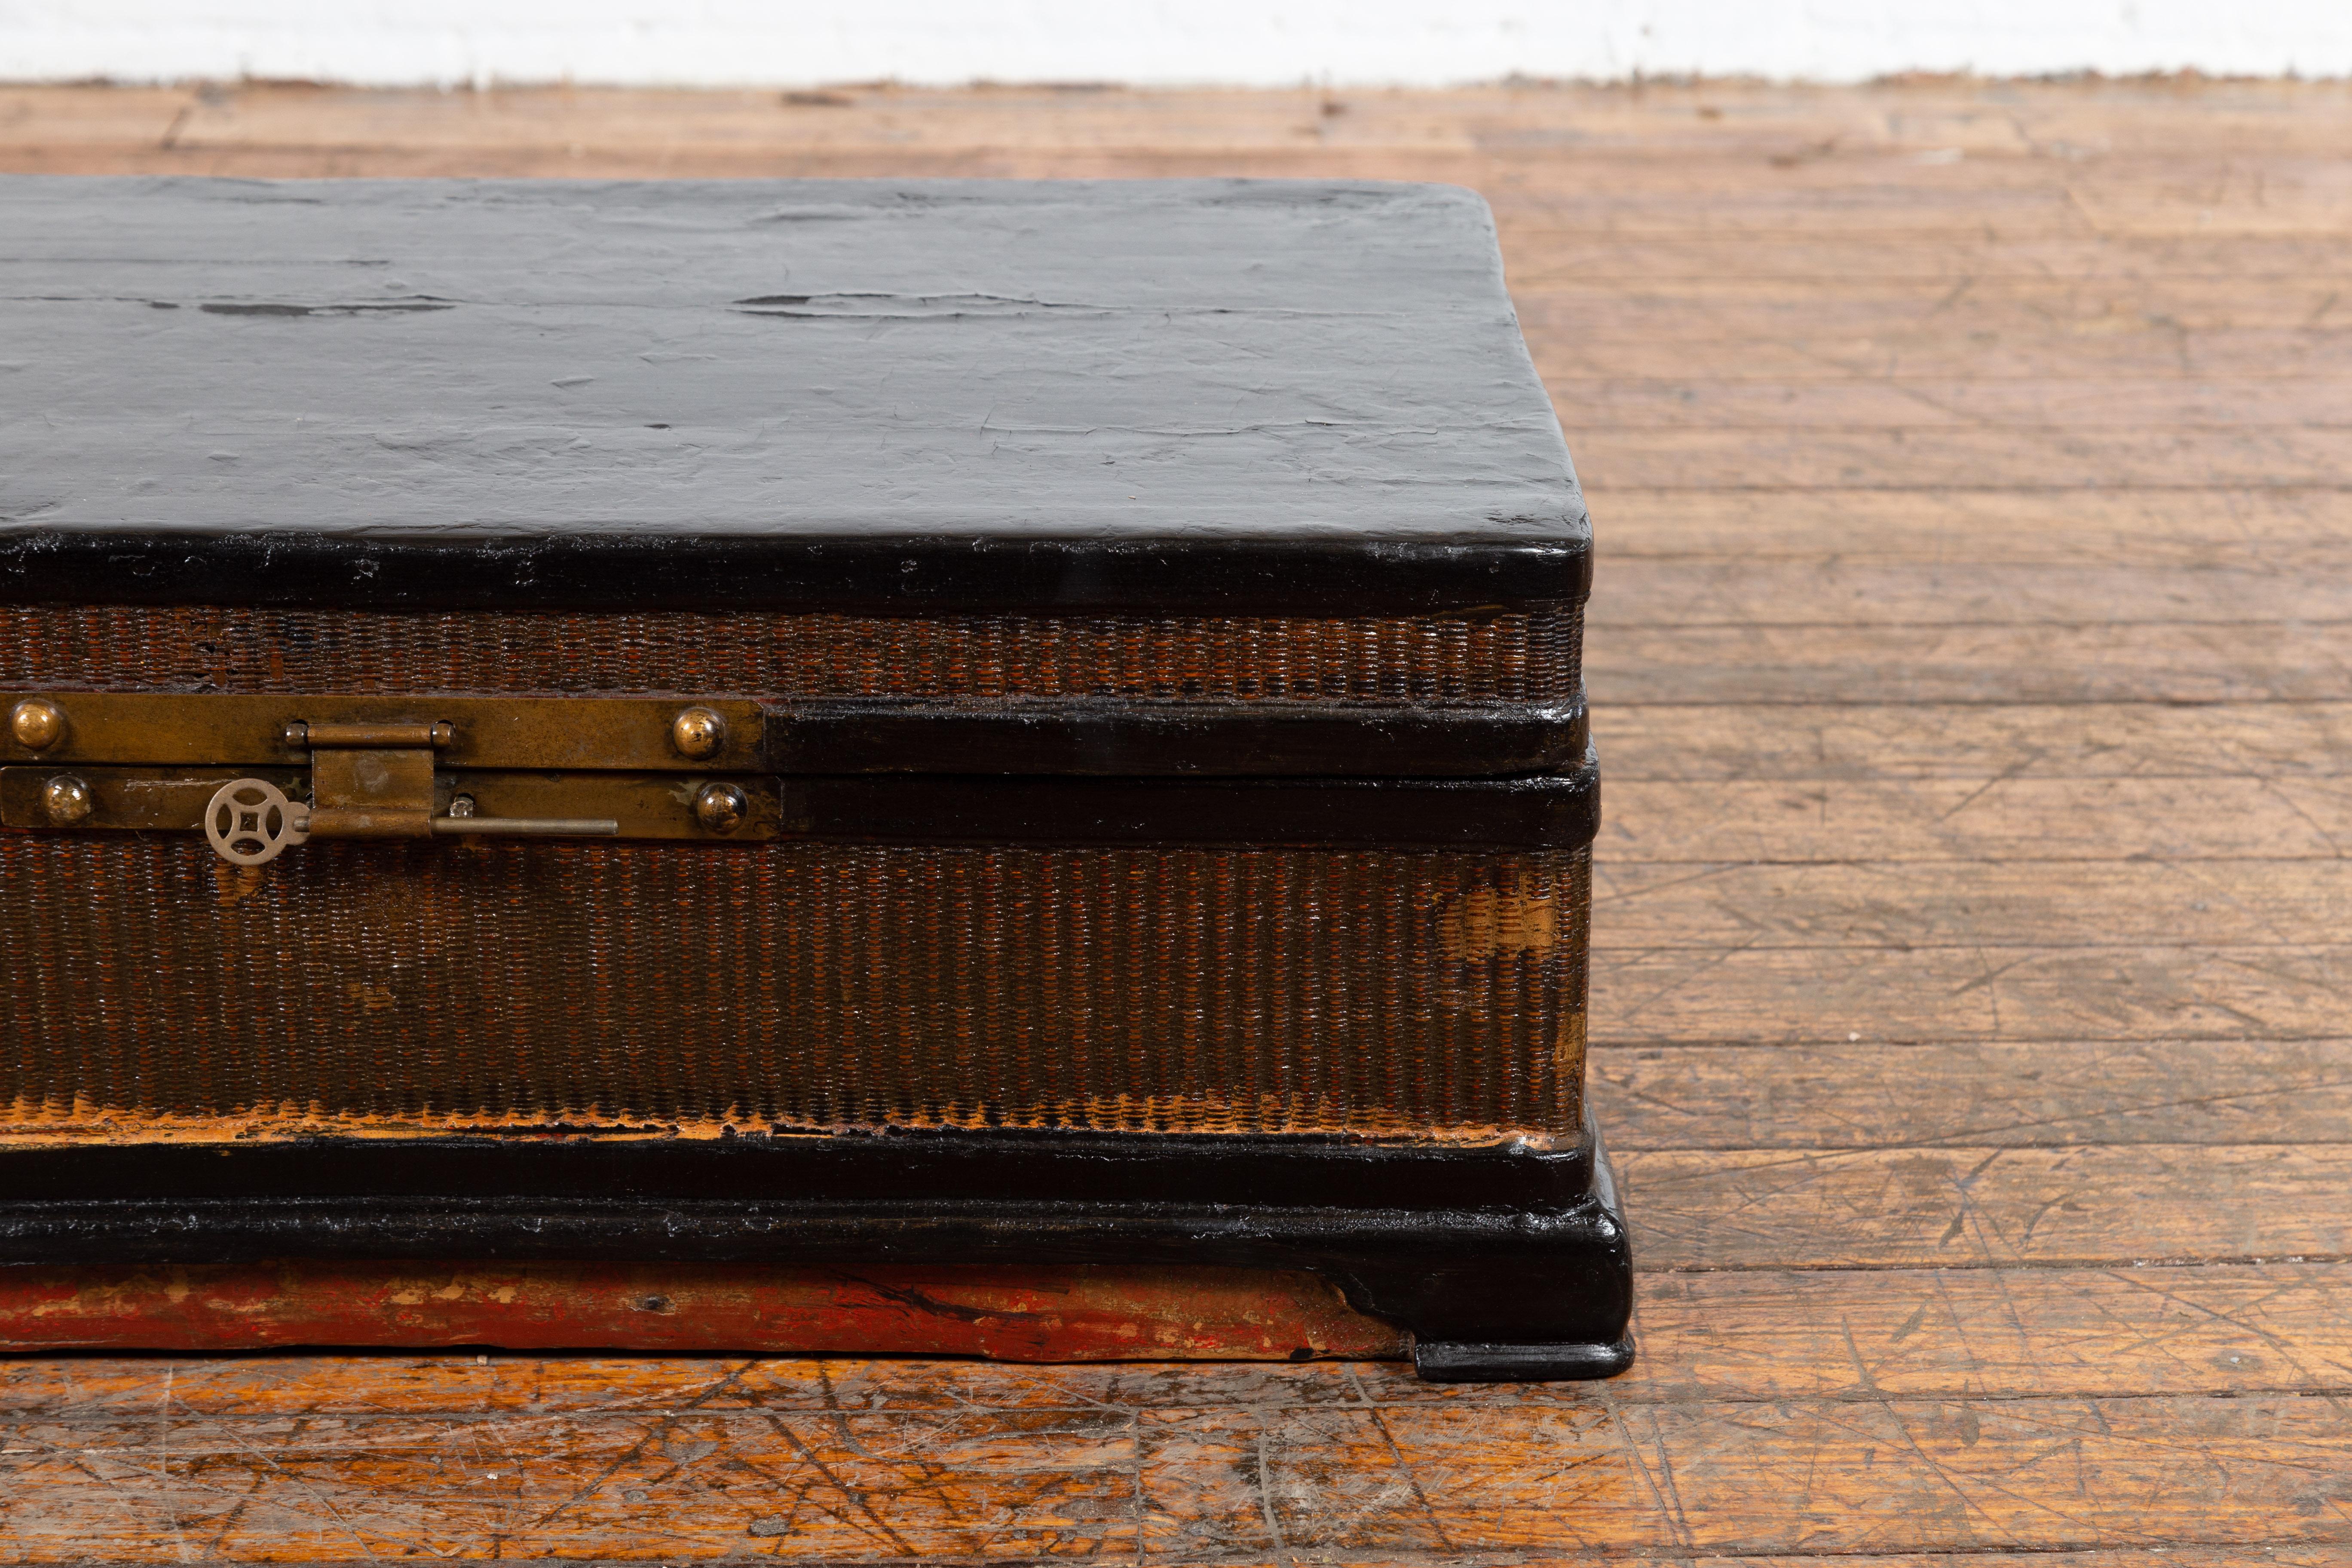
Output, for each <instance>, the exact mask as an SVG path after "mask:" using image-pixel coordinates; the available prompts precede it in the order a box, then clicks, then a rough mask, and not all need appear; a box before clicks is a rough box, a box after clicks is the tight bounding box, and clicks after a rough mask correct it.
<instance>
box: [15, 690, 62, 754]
mask: <svg viewBox="0 0 2352 1568" xmlns="http://www.w3.org/2000/svg"><path fill="white" fill-rule="evenodd" d="M8 732H9V733H10V734H12V735H14V736H15V737H16V744H18V745H20V746H22V747H24V748H25V749H26V751H28V752H46V751H47V750H48V749H49V748H50V747H51V746H54V745H56V744H57V743H58V742H59V741H62V740H64V739H65V736H66V715H65V710H64V709H62V708H59V707H58V705H57V704H56V703H54V702H51V701H49V700H47V699H46V698H40V697H28V698H26V700H24V701H22V702H19V703H17V704H16V710H15V711H14V712H12V713H10V714H9V715H8Z"/></svg>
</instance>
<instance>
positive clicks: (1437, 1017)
mask: <svg viewBox="0 0 2352 1568" xmlns="http://www.w3.org/2000/svg"><path fill="white" fill-rule="evenodd" d="M0 878H5V886H6V888H7V889H8V898H7V899H6V900H5V904H0V970H5V973H7V974H8V975H9V976H10V984H11V989H12V1022H11V1026H10V1031H9V1045H10V1049H9V1051H8V1052H7V1054H6V1057H5V1074H6V1081H5V1086H0V1104H6V1105H8V1106H9V1109H8V1110H5V1113H0V1114H5V1124H0V1125H5V1135H7V1136H14V1137H25V1136H35V1137H57V1136H65V1137H69V1138H72V1137H87V1138H122V1137H155V1136H188V1137H195V1138H207V1139H209V1138H219V1137H222V1136H226V1135H231V1134H233V1133H259V1134H262V1135H270V1134H273V1133H294V1132H299V1131H310V1130H321V1129H344V1130H352V1129H362V1128H373V1129H377V1130H381V1131H403V1130H410V1131H419V1132H424V1131H445V1130H449V1129H453V1128H486V1127H507V1126H514V1127H523V1126H544V1125H550V1124H568V1125H589V1126H603V1127H612V1126H633V1125H646V1126H662V1127H675V1128H677V1129H680V1130H682V1131H688V1132H690V1133H697V1134H701V1135H706V1136H707V1135H715V1134H717V1133H719V1131H722V1130H725V1129H728V1128H736V1129H764V1128H772V1127H850V1126H874V1125H898V1126H959V1127H984V1126H998V1125H1004V1126H1021V1127H1037V1126H1055V1127H1070V1128H1087V1129H1099V1130H1145V1131H1188V1132H1274V1131H1278V1132H1360V1133H1367V1134H1374V1135H1381V1136H1400V1135H1402V1136H1422V1137H1437V1138H1444V1139H1449V1140H1453V1139H1458V1140H1464V1141H1476V1142H1491V1141H1493V1140H1494V1139H1495V1138H1496V1137H1498V1136H1507V1135H1509V1134H1513V1133H1517V1132H1554V1133H1565V1132H1570V1131H1574V1130H1575V1128H1576V1127H1577V1126H1578V1123H1579V1119H1580V1104H1579V1099H1578V1095H1579V1085H1580V1079H1581V1073H1582V1065H1583V1061H1582V1055H1583V1038H1584V1029H1583V1011H1582V1002H1583V996H1584V972H1585V952H1584V931H1585V929H1586V910H1587V907H1588V904H1589V900H1590V896H1591V891H1590V889H1591V884H1590V870H1589V858H1588V854H1587V852H1585V851H1582V850H1576V851H1542V852H1527V853H1517V852H1514V853H1499V854H1493V855H1480V854H1464V853H1449V852H1434V851H1403V850H1333V849H1321V850H1318V849H1306V848H1213V847H1154V848H1107V847H1089V848H1054V847H935V846H900V845H878V844H828V843H807V842H802V843H779V844H772V845H766V846H741V847H695V848H692V849H680V848H678V847H668V846H641V845H634V844H559V843H511V842H509V843H477V844H472V845H467V846H464V847H450V846H447V845H438V844H424V845H417V846H404V845H360V844H349V843H344V844H314V845H312V846H310V847H308V848H306V849H305V850H304V851H303V852H302V853H301V854H300V855H299V856H293V857H289V858H287V859H286V860H284V861H282V862H280V863H278V864H276V865H273V866H270V867H268V868H263V869H261V870H258V871H240V870H237V869H236V868H231V867H228V866H226V865H224V864H223V863H221V862H220V861H218V860H217V859H216V858H215V857H214V856H213V855H212V852H211V851H210V850H209V849H208V848H207V847H205V845H204V844H203V843H202V842H201V841H191V840H188V839H167V838H131V837H31V836H17V835H13V834H11V835H5V836H0Z"/></svg>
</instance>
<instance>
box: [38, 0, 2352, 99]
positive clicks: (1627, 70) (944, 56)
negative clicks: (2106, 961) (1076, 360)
mask: <svg viewBox="0 0 2352 1568" xmlns="http://www.w3.org/2000/svg"><path fill="white" fill-rule="evenodd" d="M2180 68H2196V69H2200V70H2203V71H2207V72H2213V73H2229V74H2253V75H2267V74H2274V73H2282V72H2289V71H2292V72H2296V73H2299V74H2302V75H2305V76H2344V75H2347V74H2352V0H0V79H14V80H44V79H48V80H59V79H80V78H90V77H100V78H111V79H119V80H127V81H152V80H176V79H187V78H231V77H238V76H257V77H299V78H310V79H319V80H328V81H342V82H359V83H371V84H385V85H408V84H427V83H430V84H442V85H452V84H459V83H466V82H474V83H488V82H490V81H508V82H542V81H560V80H567V79H568V80H572V81H580V82H614V83H631V84H694V85H730V84H772V85H785V86H790V85H802V84H812V83H818V82H825V81H863V80H872V79H882V78H895V79H898V80H901V81H906V82H910V83H940V84H955V83H962V82H968V81H971V80H975V79H992V80H997V81H1015V82H1022V81H1121V82H1131V83H1137V84H1154V85H1158V84H1181V83H1202V82H1214V83H1234V84H1241V85H1268V86H1286V85H1291V84H1295V83H1297V82H1300V81H1302V80H1307V81H1316V82H1329V83H1334V84H1339V85H1348V86H1356V85H1374V84H1382V83H1407V84H1444V83H1449V82H1461V81H1476V80H1486V79H1494V78H1496V77H1502V76H1507V75H1509V74H1512V73H1514V72H1517V73H1519V74H1522V75H1527V76H1536V77H1591V78H1603V79H1606V78H1621V77H1625V76H1629V75H1632V74H1633V73H1634V72H1637V71H1639V72H1643V73H1647V74H1653V75H1655V74H1668V73H1682V72H1693V71H1696V72H1705V73H1709V74H1748V75H1759V76H1769V77H1797V78H1806V79H1818V80H1829V81H1847V80H1855V79H1865V78H1868V77H1872V76H1876V75H1880V74H1884V73H1886V72H1892V71H1901V70H1932V71H1948V70H1971V71H1977V72H1980V73H1984V74H1989V75H2011V74H2031V73H2040V72H2048V71H2068V70H2086V69H2087V70H2100V71H2106V72H2110V73H2121V72H2134V71H2147V70H2176V69H2180Z"/></svg>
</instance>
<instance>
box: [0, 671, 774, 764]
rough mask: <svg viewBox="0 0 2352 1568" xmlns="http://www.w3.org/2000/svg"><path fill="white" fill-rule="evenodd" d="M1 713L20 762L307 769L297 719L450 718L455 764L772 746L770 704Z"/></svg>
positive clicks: (132, 700) (35, 699)
mask: <svg viewBox="0 0 2352 1568" xmlns="http://www.w3.org/2000/svg"><path fill="white" fill-rule="evenodd" d="M0 709H5V710H7V711H8V712H9V714H10V717H11V722H10V724H9V725H8V727H7V730H6V731H5V732H0V761H5V762H11V763H179V764H182V765H184V766H191V767H208V766H215V765H218V764H222V763H253V764H255V765H256V766H257V767H259V766H264V765H268V764H270V763H277V764H280V765H285V764H291V765H295V766H301V765H305V764H307V763H309V762H310V752H311V750H312V742H310V739H309V738H308V736H307V734H305V733H303V732H301V731H295V732H292V733H289V727H292V726H298V725H299V726H321V727H326V726H352V727H355V728H356V727H364V728H366V729H370V730H376V731H396V730H398V729H418V730H421V729H424V728H427V727H430V726H432V725H435V724H442V723H446V724H447V725H448V726H449V731H450V733H449V738H448V740H447V741H446V742H444V743H442V744H439V745H437V746H436V747H434V748H433V749H434V751H435V752H436V757H437V758H438V761H439V763H440V765H441V766H443V767H447V768H549V769H570V768H580V769H588V770H593V771H596V772H607V771H632V770H634V771H642V772H653V773H667V772H673V771H676V772H709V773H758V772H760V771H761V770H762V768H763V766H764V764H763V762H762V760H761V759H762V757H763V755H764V752H763V748H764V745H765V742H766V720H765V716H764V714H763V713H762V712H761V708H760V705H759V704H758V703H757V702H747V701H727V700H708V699H681V698H659V697H375V696H348V695H342V696H333V695H331V696H277V695H262V696H248V695H246V694H243V693H222V692H203V693H191V694H185V695H183V694H180V693H159V692H128V691H86V692H85V691H65V692H60V691H43V692H0ZM697 710H699V711H701V712H704V713H708V714H710V715H712V716H714V717H716V718H717V719H718V720H719V723H718V725H717V726H715V727H693V726H689V727H688V732H689V733H690V734H691V736H692V737H693V739H694V742H695V743H696V744H697V745H701V744H703V743H704V742H706V741H707V742H709V749H708V750H701V751H697V752H683V751H681V749H680V746H679V733H678V732H679V731H680V728H681V721H682V720H683V719H684V717H685V716H686V715H687V714H688V713H691V712H695V711H697ZM50 713H54V714H55V715H56V721H55V722H54V723H52V722H50V721H49V720H48V717H47V716H48V714H50ZM20 720H29V721H20ZM713 728H715V733H713V732H712V729H713ZM51 732H54V736H55V738H54V739H51V740H49V742H48V743H47V744H46V745H41V746H32V745H27V744H26V737H27V735H30V736H32V737H34V738H39V737H41V736H43V735H45V734H48V733H51ZM331 732H332V731H330V733H331ZM385 741H388V742H391V743H394V744H415V745H421V744H424V743H425V742H422V741H421V740H419V741H412V742H401V741H400V740H399V739H398V738H397V734H396V733H394V734H389V735H386V736H385V738H384V741H378V742H369V743H372V744H383V743H385ZM329 743H330V744H333V745H336V746H338V747H341V746H348V745H349V744H350V742H345V741H341V740H338V741H335V742H329Z"/></svg>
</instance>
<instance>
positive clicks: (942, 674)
mask: <svg viewBox="0 0 2352 1568" xmlns="http://www.w3.org/2000/svg"><path fill="white" fill-rule="evenodd" d="M1582 630H1583V626H1582V612H1581V609H1580V607H1578V606H1573V605H1563V606H1561V607H1560V608H1559V609H1558V610H1556V611H1550V612H1543V613H1532V614H1529V613H1513V614H1501V615H1491V616H1417V617H1414V616H1408V617H1395V618H1388V617H1362V618H1347V617H1340V618H1308V617H1281V616H1111V615H1103V616H1013V615H949V616H931V617H925V618H915V617H893V616H851V615H834V614H788V613H782V612H761V611H730V612H728V613H726V614H724V615H698V614H694V613H691V612H669V611H664V612H657V613H636V612H606V613H590V612H577V613H555V612H543V613H521V614H484V613H479V612H471V611H467V612H455V611H377V610H286V609H259V608H242V607H224V606H215V605H195V606H185V605H183V606H148V605H0V683H5V684H8V685H18V686H47V687H53V688H66V689H77V688H79V689H114V690H134V689H152V690H200V689H209V690H221V691H352V692H404V691H435V692H455V691H474V692H494V691H535V692H568V691H581V692H588V691H697V692H728V693H734V694H739V695H742V696H751V697H769V698H776V699H781V700H793V699H808V700H819V699H871V700H909V701H933V702H942V703H954V702H985V701H993V700H1046V701H1054V700H1063V701H1066V700H1124V701H1149V702H1203V703H1233V702H1286V703H1300V704H1316V703H1334V704H1347V703H1389V704H1405V705H1415V706H1419V705H1426V706H1432V707H1447V706H1480V705H1496V704H1503V705H1521V704H1527V705H1536V706H1560V705H1566V704H1569V703H1572V702H1573V701H1575V700H1576V698H1577V695H1578V682H1579V661H1580V654H1581V640H1582Z"/></svg>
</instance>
